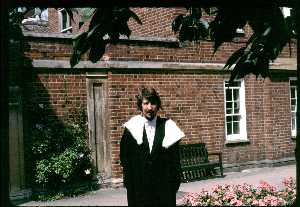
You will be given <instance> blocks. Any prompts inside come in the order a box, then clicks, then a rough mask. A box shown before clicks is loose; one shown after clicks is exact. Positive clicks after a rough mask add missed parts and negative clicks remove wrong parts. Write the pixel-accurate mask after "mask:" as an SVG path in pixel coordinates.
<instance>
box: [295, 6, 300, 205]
mask: <svg viewBox="0 0 300 207" xmlns="http://www.w3.org/2000/svg"><path fill="white" fill-rule="evenodd" d="M296 20H297V21H296V33H297V114H296V120H297V136H296V148H295V157H296V202H295V203H294V206H300V181H299V176H300V165H299V164H300V100H299V98H300V42H299V41H300V38H299V37H300V22H299V20H300V5H299V4H297V6H296Z"/></svg>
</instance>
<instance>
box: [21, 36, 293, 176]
mask: <svg viewBox="0 0 300 207" xmlns="http://www.w3.org/2000/svg"><path fill="white" fill-rule="evenodd" d="M27 41H28V45H29V46H28V48H27V52H26V56H27V57H29V58H32V59H45V60H67V61H68V60H69V57H70V54H71V46H70V44H71V41H70V39H67V38H65V39H64V38H62V39H60V38H34V37H27ZM241 44H242V43H225V44H224V45H223V46H222V47H221V48H220V50H219V51H218V52H217V53H216V54H215V55H212V43H211V42H201V43H200V44H196V45H193V44H192V43H191V44H189V45H187V46H186V47H182V48H181V47H174V46H172V47H171V46H170V47H169V46H168V45H166V44H165V43H163V42H162V43H161V44H160V43H155V44H153V42H147V43H139V42H129V43H128V42H127V43H124V42H123V43H122V44H119V45H115V46H109V47H108V48H107V51H106V54H105V56H106V57H108V58H109V59H110V60H124V61H126V60H135V61H154V62H155V61H171V62H174V63H178V62H210V63H216V62H219V63H224V61H225V60H227V58H228V56H229V55H230V54H231V53H232V52H233V51H234V50H235V49H237V48H238V47H239V46H240V45H241ZM293 44H295V43H293ZM286 51H287V50H285V53H284V54H282V55H281V57H289V56H288V55H289V54H288V52H286ZM295 56H296V50H295V47H293V53H292V57H295ZM99 70H100V69H99ZM58 71H59V72H58ZM96 71H97V70H96ZM108 71H109V72H108V78H107V84H108V91H107V92H108V111H107V113H108V114H109V116H110V118H109V120H108V123H109V129H108V133H109V138H110V144H111V150H112V154H111V158H112V173H113V174H112V175H113V177H121V167H120V165H119V142H120V138H121V135H122V128H121V125H122V124H123V123H124V122H125V121H126V120H128V119H129V118H130V117H131V116H133V115H135V114H137V113H138V111H137V110H136V106H135V99H134V97H135V95H136V94H137V91H138V89H139V88H140V87H141V86H153V87H155V88H156V89H157V90H158V92H159V93H160V95H161V97H162V102H163V108H164V110H163V111H161V112H160V114H161V115H162V116H167V117H170V118H172V119H173V120H174V121H176V122H177V124H178V125H179V126H180V127H181V128H182V129H183V131H184V132H185V134H186V137H185V138H184V139H183V140H182V143H196V142H205V143H207V146H208V150H209V151H219V150H220V151H222V152H223V156H224V157H223V158H224V163H225V164H243V163H246V162H248V161H260V160H266V159H269V160H276V159H282V158H287V157H292V156H293V153H294V144H295V141H293V140H292V139H291V132H290V128H291V127H290V109H289V87H288V86H289V85H288V77H287V75H286V73H283V76H278V77H277V79H276V78H275V79H272V80H269V79H265V80H261V79H258V80H256V79H255V77H254V76H252V75H250V76H247V78H246V81H245V88H246V110H247V132H248V139H249V141H250V143H248V144H236V145H225V143H224V141H225V140H224V134H225V133H224V103H223V102H224V92H223V81H224V79H226V78H228V77H229V73H227V72H224V71H220V72H217V73H216V72H210V70H207V72H203V70H202V71H198V72H197V71H196V72H193V73H189V72H185V71H178V72H174V71H173V72H167V71H158V70H156V72H155V71H151V70H144V71H139V72H135V73H134V72H133V71H130V70H126V71H122V72H120V71H121V70H120V71H119V72H118V71H114V70H111V71H110V69H108ZM31 78H32V79H31V81H29V82H28V84H27V86H26V88H25V91H26V96H25V97H26V99H27V101H28V102H29V103H33V102H35V103H45V104H46V105H48V107H49V110H50V112H52V115H53V116H54V117H57V118H58V119H59V118H60V117H63V116H64V115H67V113H68V110H69V108H70V107H83V108H86V99H87V98H86V94H87V88H86V79H85V78H86V76H85V70H83V69H82V70H75V71H74V70H72V71H71V70H69V69H54V68H52V69H45V70H44V69H38V68H35V69H33V76H32V77H31Z"/></svg>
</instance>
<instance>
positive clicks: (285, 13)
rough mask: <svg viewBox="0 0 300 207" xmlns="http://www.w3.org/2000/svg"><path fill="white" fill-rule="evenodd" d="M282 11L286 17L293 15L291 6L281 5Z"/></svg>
mask: <svg viewBox="0 0 300 207" xmlns="http://www.w3.org/2000/svg"><path fill="white" fill-rule="evenodd" d="M281 11H282V14H283V16H284V17H288V16H291V8H289V7H281Z"/></svg>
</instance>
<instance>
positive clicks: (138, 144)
mask: <svg viewBox="0 0 300 207" xmlns="http://www.w3.org/2000/svg"><path fill="white" fill-rule="evenodd" d="M143 120H144V118H143V117H141V116H140V115H138V116H135V117H133V118H131V119H130V120H129V121H128V122H126V123H125V124H124V126H125V129H124V133H123V136H122V138H121V143H120V160H121V165H122V167H123V182H124V185H125V187H126V190H127V201H128V205H129V206H132V205H139V206H157V205H172V206H176V192H177V191H178V188H179V185H180V173H181V167H180V159H179V151H178V143H179V141H180V139H181V138H182V137H183V136H184V133H183V132H182V131H181V130H180V129H179V128H178V127H177V126H176V124H175V122H173V121H172V120H170V119H165V118H160V117H157V121H156V129H155V136H154V141H153V148H152V151H151V153H150V150H149V144H148V139H147V134H146V131H145V128H144V123H145V122H144V121H143Z"/></svg>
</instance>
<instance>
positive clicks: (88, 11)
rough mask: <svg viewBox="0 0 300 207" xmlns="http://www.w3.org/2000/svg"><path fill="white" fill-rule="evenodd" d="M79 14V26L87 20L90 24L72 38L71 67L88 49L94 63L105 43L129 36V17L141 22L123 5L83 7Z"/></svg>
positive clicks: (102, 50)
mask: <svg viewBox="0 0 300 207" xmlns="http://www.w3.org/2000/svg"><path fill="white" fill-rule="evenodd" d="M79 14H80V15H81V18H80V22H79V27H81V26H82V25H83V24H84V22H85V21H88V20H90V24H89V28H88V30H87V31H85V32H82V33H81V35H79V36H77V37H76V38H74V39H73V41H74V42H73V54H72V57H71V59H70V64H71V67H74V66H75V65H76V64H78V62H79V61H80V58H81V56H82V55H83V54H84V53H86V52H87V51H88V50H90V51H89V55H88V59H89V60H90V61H92V62H93V63H95V62H97V61H99V60H100V58H101V57H102V56H103V54H104V53H105V48H106V45H107V44H116V43H118V42H119V40H120V36H121V35H125V36H127V37H128V38H129V36H130V35H131V30H130V29H129V27H128V20H129V19H130V18H133V19H134V20H135V21H136V22H137V23H139V24H142V22H141V21H140V19H139V17H138V16H137V15H136V14H135V13H134V12H132V11H131V10H130V9H129V8H125V7H107V8H85V9H81V10H80V12H79Z"/></svg>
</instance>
